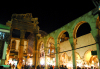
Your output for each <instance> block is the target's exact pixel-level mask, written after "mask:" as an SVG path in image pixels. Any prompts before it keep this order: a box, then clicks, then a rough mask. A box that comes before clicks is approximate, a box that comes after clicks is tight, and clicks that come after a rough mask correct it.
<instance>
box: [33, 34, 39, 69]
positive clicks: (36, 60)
mask: <svg viewBox="0 0 100 69" xmlns="http://www.w3.org/2000/svg"><path fill="white" fill-rule="evenodd" d="M39 37H40V34H34V43H33V65H34V66H35V68H36V67H37V65H38V61H39V60H38V49H37V42H38V39H39Z"/></svg>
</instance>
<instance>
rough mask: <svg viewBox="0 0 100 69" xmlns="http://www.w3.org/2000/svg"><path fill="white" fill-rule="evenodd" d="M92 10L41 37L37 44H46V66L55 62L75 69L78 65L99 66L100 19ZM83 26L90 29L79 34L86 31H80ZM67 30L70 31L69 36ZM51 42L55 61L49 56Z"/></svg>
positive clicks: (57, 64)
mask: <svg viewBox="0 0 100 69" xmlns="http://www.w3.org/2000/svg"><path fill="white" fill-rule="evenodd" d="M92 11H93V10H92ZM92 11H90V12H88V13H86V14H84V15H82V16H81V17H79V18H77V19H75V20H73V21H71V22H69V23H68V24H66V25H64V26H63V27H61V28H59V29H57V30H55V31H53V32H51V33H50V34H48V35H47V36H45V37H43V38H41V39H39V41H38V45H37V46H38V47H39V44H40V43H41V42H43V44H44V51H45V63H46V64H45V67H46V68H47V67H48V65H53V63H56V64H55V66H57V67H60V65H66V66H67V67H69V68H73V69H76V67H77V66H80V67H91V66H94V67H98V68H99V65H98V64H99V63H100V48H99V43H98V42H99V41H98V40H99V39H100V38H99V36H100V35H99V36H98V34H99V23H100V21H99V18H98V15H92ZM82 26H83V27H82ZM86 26H87V28H86ZM81 27H82V28H83V29H82V30H84V31H87V30H89V31H88V32H87V33H86V34H82V35H81V36H78V33H80V32H81V33H82V32H84V31H82V30H80V32H78V31H79V29H80V28H81ZM65 32H67V33H68V36H67V35H66V34H65ZM50 44H53V45H54V47H55V52H54V53H53V54H55V57H54V59H55V60H54V62H53V59H52V57H50V58H49V57H48V51H49V48H48V47H50ZM91 51H97V55H96V54H95V55H92V54H91ZM50 55H52V54H49V56H50ZM48 61H49V63H48ZM51 63H52V64H51Z"/></svg>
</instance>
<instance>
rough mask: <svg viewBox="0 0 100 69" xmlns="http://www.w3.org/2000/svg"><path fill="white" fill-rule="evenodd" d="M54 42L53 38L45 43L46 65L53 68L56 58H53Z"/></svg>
mask: <svg viewBox="0 0 100 69" xmlns="http://www.w3.org/2000/svg"><path fill="white" fill-rule="evenodd" d="M54 44H55V41H54V38H53V37H50V38H49V39H48V41H47V59H46V60H47V63H46V64H48V65H52V66H55V65H56V62H55V61H56V56H55V53H56V51H55V46H54Z"/></svg>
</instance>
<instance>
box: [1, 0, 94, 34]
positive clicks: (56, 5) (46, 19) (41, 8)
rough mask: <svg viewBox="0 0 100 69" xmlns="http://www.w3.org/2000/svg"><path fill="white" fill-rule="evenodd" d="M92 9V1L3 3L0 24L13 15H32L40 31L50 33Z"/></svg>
mask: <svg viewBox="0 0 100 69" xmlns="http://www.w3.org/2000/svg"><path fill="white" fill-rule="evenodd" d="M1 3H2V2H1ZM6 3H7V2H6ZM5 5H6V6H5ZM94 8H95V6H94V4H93V3H92V0H80V1H78V0H68V1H67V0H66V1H65V2H64V1H63V2H62V1H59V2H58V1H56V2H54V1H52V2H51V1H45V2H34V1H32V2H31V1H28V2H25V1H24V2H11V3H7V4H5V3H4V4H2V5H1V6H0V23H1V24H5V23H6V22H7V21H8V20H11V16H12V14H13V13H18V14H22V13H32V16H33V17H38V19H39V20H38V21H39V26H40V30H43V31H45V32H47V33H50V32H52V31H54V30H56V29H58V28H60V27H62V26H64V25H65V24H67V23H68V22H70V21H72V20H74V19H76V18H78V17H79V16H81V15H83V14H85V13H87V12H89V11H90V10H92V9H94Z"/></svg>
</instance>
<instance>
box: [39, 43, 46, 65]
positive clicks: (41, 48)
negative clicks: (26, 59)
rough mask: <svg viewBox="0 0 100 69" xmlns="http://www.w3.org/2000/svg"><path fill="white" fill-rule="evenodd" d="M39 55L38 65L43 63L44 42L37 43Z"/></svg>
mask: <svg viewBox="0 0 100 69" xmlns="http://www.w3.org/2000/svg"><path fill="white" fill-rule="evenodd" d="M39 57H40V59H39V60H40V65H45V52H44V43H43V42H40V44H39Z"/></svg>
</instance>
